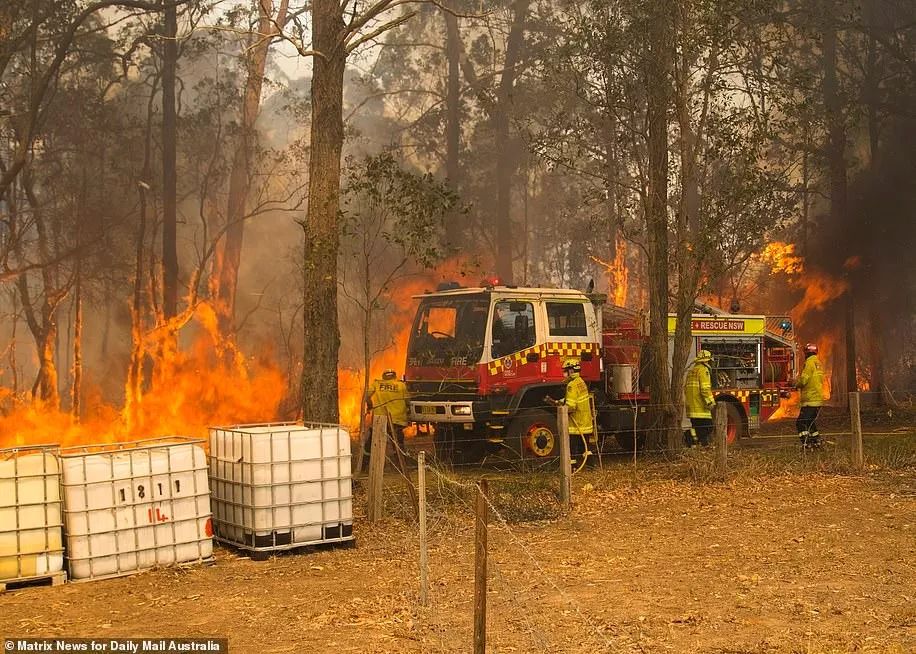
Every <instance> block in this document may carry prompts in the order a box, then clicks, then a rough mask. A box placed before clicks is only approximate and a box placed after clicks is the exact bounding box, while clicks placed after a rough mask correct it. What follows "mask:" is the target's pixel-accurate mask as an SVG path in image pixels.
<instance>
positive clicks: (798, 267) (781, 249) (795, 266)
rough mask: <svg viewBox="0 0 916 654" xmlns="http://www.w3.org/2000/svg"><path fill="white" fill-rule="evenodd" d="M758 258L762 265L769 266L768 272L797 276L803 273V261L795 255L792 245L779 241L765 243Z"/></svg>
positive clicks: (793, 245)
mask: <svg viewBox="0 0 916 654" xmlns="http://www.w3.org/2000/svg"><path fill="white" fill-rule="evenodd" d="M760 258H761V260H763V262H764V263H767V264H769V265H770V270H771V271H772V272H774V273H780V272H782V273H786V274H788V275H798V274H801V273H803V272H804V271H805V260H804V259H803V258H802V257H800V256H799V255H797V254H795V244H794V243H782V242H780V241H774V242H772V243H767V245H766V247H764V248H763V252H761V253H760Z"/></svg>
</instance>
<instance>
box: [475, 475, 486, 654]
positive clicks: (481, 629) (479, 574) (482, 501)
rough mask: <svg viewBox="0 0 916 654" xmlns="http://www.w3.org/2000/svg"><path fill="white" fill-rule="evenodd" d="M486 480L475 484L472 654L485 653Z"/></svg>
mask: <svg viewBox="0 0 916 654" xmlns="http://www.w3.org/2000/svg"><path fill="white" fill-rule="evenodd" d="M487 494H488V489H487V480H486V479H481V480H480V481H479V482H477V528H476V530H475V538H474V654H486V651H487V514H488V513H489V506H488V500H487Z"/></svg>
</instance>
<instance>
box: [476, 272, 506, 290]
mask: <svg viewBox="0 0 916 654" xmlns="http://www.w3.org/2000/svg"><path fill="white" fill-rule="evenodd" d="M480 285H481V286H483V287H485V288H492V287H493V286H502V285H503V280H501V279H500V278H499V277H497V276H496V275H491V276H490V277H484V278H483V279H482V280H481V281H480Z"/></svg>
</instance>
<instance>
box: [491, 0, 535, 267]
mask: <svg viewBox="0 0 916 654" xmlns="http://www.w3.org/2000/svg"><path fill="white" fill-rule="evenodd" d="M529 4H530V0H516V1H515V3H514V8H513V9H514V11H513V19H512V27H511V28H510V30H509V38H508V40H507V41H506V60H505V62H504V63H503V71H502V76H501V78H500V82H499V89H498V91H497V101H496V106H495V107H494V116H493V131H494V133H495V147H496V252H497V253H498V255H497V257H496V273H497V274H498V275H499V277H500V278H501V279H503V280H504V282H505V283H512V276H513V269H512V263H513V258H514V257H513V252H514V251H515V239H514V238H513V236H512V215H511V211H510V210H511V205H512V201H511V200H512V175H513V174H514V172H515V166H516V151H515V147H514V145H513V143H512V142H511V140H510V135H509V114H510V112H511V110H512V95H513V91H514V88H515V80H516V77H517V72H516V66H517V65H518V60H519V55H520V54H521V49H522V46H523V45H524V36H525V25H526V23H527V20H528V6H529Z"/></svg>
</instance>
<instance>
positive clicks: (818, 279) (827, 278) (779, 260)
mask: <svg viewBox="0 0 916 654" xmlns="http://www.w3.org/2000/svg"><path fill="white" fill-rule="evenodd" d="M761 260H762V261H763V262H764V263H766V264H768V265H769V266H770V271H771V272H772V273H784V274H785V275H786V276H787V278H788V280H789V283H790V284H791V285H792V286H794V287H795V288H797V289H799V290H801V291H803V294H802V298H801V300H799V302H798V303H797V304H796V305H795V306H794V307H793V308H792V309H791V311H790V314H791V316H792V321H793V322H794V323H795V326H796V331H798V330H799V329H801V330H802V331H804V330H805V326H806V322H810V317H811V314H812V312H815V311H820V310H822V309H824V308H825V307H826V306H827V305H828V304H830V303H831V302H833V301H834V300H836V299H837V298H839V297H841V296H842V295H843V294H844V293H846V291H847V290H848V288H849V286H848V284H847V282H846V281H845V280H843V279H838V278H836V277H833V276H831V275H829V274H827V273H825V272H824V271H821V270H816V269H812V268H810V267H808V266H806V265H805V260H804V258H803V257H801V256H800V255H798V254H796V253H795V246H794V245H793V244H791V243H781V242H778V241H776V242H773V243H769V244H768V245H767V246H766V247H765V248H764V250H763V252H762V253H761ZM839 340H840V335H839V334H838V333H837V332H836V331H835V330H829V331H823V330H822V331H819V333H818V334H817V345H818V350H819V352H818V357H819V358H820V360H821V362H822V363H823V365H824V369H825V375H824V393H825V395H826V397H830V393H831V386H832V383H831V375H832V370H833V368H834V364H835V361H834V359H835V355H836V348H837V344H838V343H839ZM797 408H798V397H797V395H794V396H793V397H792V399H791V400H790V401H789V402H787V403H786V404H784V406H783V408H781V409H780V410H779V411H778V412H777V414H775V415H774V417H780V416H783V415H791V414H792V413H793V412H794V413H797ZM793 409H794V411H793Z"/></svg>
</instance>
